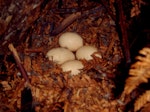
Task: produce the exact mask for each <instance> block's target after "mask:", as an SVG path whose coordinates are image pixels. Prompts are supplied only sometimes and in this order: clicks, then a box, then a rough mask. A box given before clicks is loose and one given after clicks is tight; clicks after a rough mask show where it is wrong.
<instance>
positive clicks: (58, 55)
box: [46, 47, 75, 64]
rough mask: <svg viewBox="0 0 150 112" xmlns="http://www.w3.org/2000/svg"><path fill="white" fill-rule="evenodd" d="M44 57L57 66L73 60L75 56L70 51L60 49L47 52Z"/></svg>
mask: <svg viewBox="0 0 150 112" xmlns="http://www.w3.org/2000/svg"><path fill="white" fill-rule="evenodd" d="M46 57H48V58H49V60H51V61H54V62H56V63H57V64H62V63H64V62H66V61H69V60H74V59H75V55H74V54H73V53H72V52H71V51H70V50H68V49H66V48H61V47H58V48H53V49H51V50H49V51H48V52H47V54H46Z"/></svg>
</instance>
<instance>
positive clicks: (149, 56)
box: [123, 48, 150, 94]
mask: <svg viewBox="0 0 150 112" xmlns="http://www.w3.org/2000/svg"><path fill="white" fill-rule="evenodd" d="M139 53H140V54H141V56H137V57H136V59H137V62H136V63H134V64H133V65H132V66H131V67H130V70H129V75H130V77H129V78H128V79H127V80H126V84H125V88H124V92H123V94H130V93H131V92H132V91H133V90H134V89H135V88H136V87H137V86H139V85H140V84H141V83H147V82H148V78H150V48H143V49H142V50H140V51H139Z"/></svg>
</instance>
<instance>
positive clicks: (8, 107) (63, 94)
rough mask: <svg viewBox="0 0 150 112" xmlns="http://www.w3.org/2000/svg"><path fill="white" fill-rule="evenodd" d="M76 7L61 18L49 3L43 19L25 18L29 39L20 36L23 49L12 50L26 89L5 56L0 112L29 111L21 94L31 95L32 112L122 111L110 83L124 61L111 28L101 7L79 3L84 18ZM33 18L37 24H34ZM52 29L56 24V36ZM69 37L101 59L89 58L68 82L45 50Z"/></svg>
mask: <svg viewBox="0 0 150 112" xmlns="http://www.w3.org/2000/svg"><path fill="white" fill-rule="evenodd" d="M40 3H41V2H40ZM40 3H39V4H40ZM69 3H70V2H69V1H68V0H67V1H66V2H65V4H69ZM26 5H27V4H26ZM28 5H29V4H28ZM77 5H78V4H77V3H76V2H75V1H74V2H73V3H72V4H71V5H63V6H64V8H66V9H68V10H65V13H63V10H56V6H57V3H56V2H54V1H53V4H52V5H51V8H50V10H48V8H49V7H50V4H48V5H46V8H44V10H43V12H42V13H39V9H38V8H35V9H34V10H35V14H34V15H36V16H34V15H30V14H29V15H27V17H28V19H27V20H26V24H25V23H24V25H25V26H26V27H25V29H28V28H29V26H30V30H29V32H28V33H25V32H23V31H22V33H21V34H20V38H21V39H23V38H22V37H24V36H26V38H24V39H23V40H24V42H23V43H21V44H19V45H17V44H15V45H17V47H16V49H17V51H18V53H19V56H20V58H21V60H22V64H23V65H24V68H25V70H26V71H27V73H28V78H29V80H30V83H25V79H24V78H22V76H20V75H19V74H20V71H19V69H18V68H17V65H16V64H15V63H14V61H8V58H10V57H9V56H10V54H9V53H7V55H6V56H5V57H4V60H3V62H4V63H5V67H6V68H7V72H6V71H5V72H3V73H2V74H3V75H5V73H6V74H7V78H6V79H4V80H1V85H2V86H3V87H1V93H0V94H1V95H0V99H1V101H0V107H1V111H2V112H3V111H7V112H9V111H21V110H24V109H25V108H27V105H23V106H22V104H21V100H22V96H21V94H22V91H23V90H24V88H27V90H29V89H30V90H31V93H32V102H30V104H29V105H32V107H34V109H35V111H36V112H47V111H49V112H56V111H57V112H61V111H64V112H117V111H120V110H121V105H120V103H119V102H118V101H117V100H116V99H115V97H114V93H113V92H112V90H113V89H114V88H115V84H114V81H113V80H112V79H113V78H114V77H115V71H116V67H117V65H118V64H119V63H120V61H121V59H122V58H123V55H122V50H121V47H120V40H119V37H118V33H117V32H116V29H115V27H116V25H115V22H114V20H112V18H111V17H110V16H109V15H108V14H107V11H106V9H105V8H104V7H103V6H102V5H101V4H99V3H95V2H89V1H87V2H84V3H82V5H81V6H80V7H81V8H82V9H83V11H82V12H83V13H78V12H77V11H78V9H76V8H75V7H76V6H77ZM31 6H32V5H31ZM39 6H40V5H39ZM67 6H68V7H67ZM70 7H74V10H75V12H76V13H73V11H74V10H73V9H70ZM30 8H32V7H30ZM66 11H68V13H66ZM70 11H72V12H70ZM27 12H28V10H27V9H26V10H25V9H24V10H23V13H27ZM71 13H73V14H71ZM31 17H34V18H33V19H37V18H38V19H37V20H36V22H34V23H32V22H31V21H32V19H30V18H31ZM68 22H69V23H68ZM31 23H32V24H31ZM10 24H11V23H10ZM12 24H13V23H12ZM53 24H55V29H54V30H53ZM63 25H64V26H65V27H63ZM20 28H23V27H21V26H20ZM25 29H24V30H25ZM25 31H26V30H25ZM67 31H74V32H77V33H78V34H80V35H81V36H82V38H83V39H84V44H85V45H93V46H95V47H97V48H98V51H99V52H100V53H101V54H102V59H99V58H97V57H93V58H94V59H93V60H91V61H85V60H82V63H83V64H84V66H85V67H84V69H83V70H82V72H81V73H80V74H79V75H76V76H70V73H69V72H68V73H64V72H62V70H61V68H60V67H59V66H58V65H57V64H55V63H54V62H51V61H49V60H48V59H47V58H46V57H45V55H46V52H47V51H48V50H49V49H51V48H55V47H58V46H59V45H58V38H59V36H60V35H61V34H62V33H63V32H67ZM4 35H6V33H5V34H4ZM22 35H23V36H22ZM20 38H19V39H20ZM10 40H11V36H10ZM12 40H13V39H12ZM3 42H4V41H3ZM7 42H8V41H7ZM7 42H4V43H3V44H6V43H7ZM6 45H7V44H6Z"/></svg>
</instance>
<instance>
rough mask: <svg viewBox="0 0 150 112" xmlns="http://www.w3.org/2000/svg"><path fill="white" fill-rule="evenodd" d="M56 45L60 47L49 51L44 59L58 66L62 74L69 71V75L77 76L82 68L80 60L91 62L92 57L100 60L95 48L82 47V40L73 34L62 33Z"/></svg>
mask: <svg viewBox="0 0 150 112" xmlns="http://www.w3.org/2000/svg"><path fill="white" fill-rule="evenodd" d="M58 43H59V46H60V47H57V48H53V49H50V50H49V51H48V52H47V54H46V57H47V58H48V59H49V60H50V61H53V62H54V63H56V64H58V65H60V67H61V68H62V71H63V72H69V71H70V75H78V74H79V73H80V72H81V71H80V70H81V69H83V68H84V65H83V64H82V62H81V61H80V60H82V59H85V60H87V61H89V60H92V59H93V57H92V55H94V56H96V57H99V58H102V56H101V54H100V53H98V50H97V48H96V47H94V46H91V45H84V42H83V38H82V37H81V36H80V35H79V34H77V33H75V32H66V33H63V34H62V35H61V36H60V37H59V42H58Z"/></svg>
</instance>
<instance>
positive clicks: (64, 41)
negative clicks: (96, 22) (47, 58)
mask: <svg viewBox="0 0 150 112" xmlns="http://www.w3.org/2000/svg"><path fill="white" fill-rule="evenodd" d="M59 45H60V46H61V47H65V48H67V49H69V50H71V51H76V50H77V49H79V48H80V47H82V46H83V39H82V37H81V36H80V35H79V34H77V33H75V32H66V33H63V34H62V35H61V36H60V38H59Z"/></svg>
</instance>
